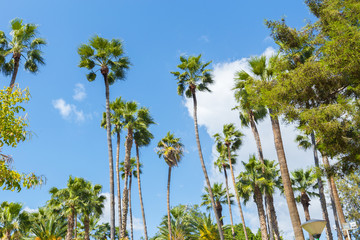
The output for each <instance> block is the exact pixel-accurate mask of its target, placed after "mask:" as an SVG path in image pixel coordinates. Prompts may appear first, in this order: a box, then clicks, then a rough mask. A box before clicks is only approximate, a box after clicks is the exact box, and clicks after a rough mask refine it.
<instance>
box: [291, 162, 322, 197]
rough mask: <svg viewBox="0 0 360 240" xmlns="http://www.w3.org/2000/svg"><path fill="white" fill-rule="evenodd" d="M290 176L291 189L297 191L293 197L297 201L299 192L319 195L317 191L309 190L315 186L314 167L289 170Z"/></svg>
mask: <svg viewBox="0 0 360 240" xmlns="http://www.w3.org/2000/svg"><path fill="white" fill-rule="evenodd" d="M291 176H292V177H291V183H292V185H293V190H294V192H298V193H299V195H298V196H297V197H295V200H296V201H297V202H298V203H300V202H301V201H300V200H301V194H306V195H308V196H309V197H318V196H319V194H318V193H316V192H314V191H311V190H315V189H316V188H317V175H316V174H315V173H314V169H312V168H309V169H307V170H304V169H297V170H295V171H292V172H291Z"/></svg>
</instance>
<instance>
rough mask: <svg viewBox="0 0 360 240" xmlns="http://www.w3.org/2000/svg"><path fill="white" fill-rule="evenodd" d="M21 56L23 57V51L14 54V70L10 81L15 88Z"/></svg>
mask: <svg viewBox="0 0 360 240" xmlns="http://www.w3.org/2000/svg"><path fill="white" fill-rule="evenodd" d="M20 57H21V53H17V52H15V53H14V54H13V58H14V72H13V74H12V76H11V81H10V87H11V88H13V87H14V84H15V80H16V76H17V73H18V70H19V64H20Z"/></svg>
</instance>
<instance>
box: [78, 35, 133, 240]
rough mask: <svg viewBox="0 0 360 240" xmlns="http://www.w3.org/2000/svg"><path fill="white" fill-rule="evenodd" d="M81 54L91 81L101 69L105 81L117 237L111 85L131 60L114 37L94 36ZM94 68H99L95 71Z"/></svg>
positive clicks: (112, 210)
mask: <svg viewBox="0 0 360 240" xmlns="http://www.w3.org/2000/svg"><path fill="white" fill-rule="evenodd" d="M78 54H79V55H80V58H81V59H80V63H79V67H81V68H82V67H84V68H87V69H88V70H90V73H88V74H87V75H86V78H87V80H88V81H89V82H92V81H94V80H95V79H96V71H98V70H100V73H101V75H102V76H103V78H104V83H105V98H106V132H107V143H108V151H109V171H110V174H109V175H110V227H111V239H115V201H114V200H115V199H114V167H113V150H112V143H111V117H110V102H109V101H110V100H109V99H110V92H109V85H111V84H113V83H114V82H115V80H118V79H124V78H125V70H126V69H128V68H129V65H130V62H129V59H128V58H127V57H125V56H124V49H123V44H122V42H121V40H119V39H112V40H111V41H109V40H107V39H105V38H101V37H99V36H94V37H93V38H91V39H90V41H89V44H81V45H80V47H79V48H78ZM94 68H97V69H96V70H95V71H94Z"/></svg>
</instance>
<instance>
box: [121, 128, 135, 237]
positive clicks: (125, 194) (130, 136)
mask: <svg viewBox="0 0 360 240" xmlns="http://www.w3.org/2000/svg"><path fill="white" fill-rule="evenodd" d="M132 144H133V130H132V128H129V129H128V135H127V136H126V141H125V160H124V170H125V184H124V190H123V200H122V201H123V202H122V208H123V209H122V210H123V212H122V224H121V235H120V237H121V238H124V237H125V236H126V221H127V214H128V206H129V204H128V203H129V197H128V185H127V184H128V176H129V169H130V157H131V148H132Z"/></svg>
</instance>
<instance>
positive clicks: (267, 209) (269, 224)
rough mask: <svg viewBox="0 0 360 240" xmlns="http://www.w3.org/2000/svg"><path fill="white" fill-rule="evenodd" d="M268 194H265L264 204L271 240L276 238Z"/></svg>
mask: <svg viewBox="0 0 360 240" xmlns="http://www.w3.org/2000/svg"><path fill="white" fill-rule="evenodd" d="M266 195H267V194H265V196H264V198H265V199H264V204H265V212H266V222H267V223H268V224H267V229H268V235H269V239H270V240H274V229H273V225H272V221H271V213H270V206H269V204H268V199H267V197H266Z"/></svg>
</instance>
